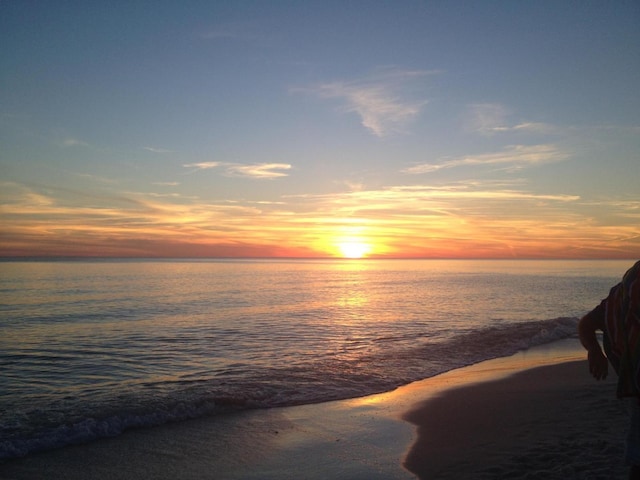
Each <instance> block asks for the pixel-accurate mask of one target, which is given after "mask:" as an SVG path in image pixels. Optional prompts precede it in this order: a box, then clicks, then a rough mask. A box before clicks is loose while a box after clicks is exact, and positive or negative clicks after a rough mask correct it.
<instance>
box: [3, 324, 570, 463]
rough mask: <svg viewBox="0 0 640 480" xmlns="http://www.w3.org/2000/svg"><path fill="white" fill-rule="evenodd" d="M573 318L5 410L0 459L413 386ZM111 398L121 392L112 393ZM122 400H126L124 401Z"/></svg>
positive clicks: (552, 331) (386, 341)
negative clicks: (133, 395) (92, 399)
mask: <svg viewBox="0 0 640 480" xmlns="http://www.w3.org/2000/svg"><path fill="white" fill-rule="evenodd" d="M577 323H578V319H577V318H554V319H548V320H534V321H528V322H519V323H504V324H497V325H494V326H491V327H485V328H480V329H472V330H468V331H458V332H457V333H455V334H453V335H450V336H448V337H445V338H442V337H429V336H428V334H427V332H425V335H424V336H421V337H414V338H412V339H411V342H407V341H406V340H407V338H405V337H402V338H401V340H402V341H401V342H399V343H394V342H395V341H396V340H398V338H395V337H378V338H376V339H375V340H374V341H373V342H371V343H372V347H371V348H362V347H363V346H362V345H359V348H358V349H356V350H354V351H351V352H349V355H346V356H334V357H329V358H327V359H326V360H324V361H322V362H320V363H318V362H315V363H313V364H304V363H295V364H289V365H283V366H281V367H273V368H268V369H265V368H261V369H256V370H255V371H251V370H249V371H243V372H242V376H236V377H231V378H229V377H228V376H226V375H220V376H218V377H217V378H216V379H213V380H210V381H209V380H208V381H201V380H194V381H193V382H179V383H178V382H175V383H174V384H172V385H163V386H162V389H161V390H159V392H161V393H157V394H156V395H155V396H152V397H150V398H144V399H137V401H132V399H130V398H126V397H122V395H121V392H120V396H117V397H114V399H113V401H112V402H110V403H108V405H106V404H103V405H99V404H94V405H89V406H84V407H83V408H84V410H82V411H80V412H78V411H77V408H78V405H75V406H73V408H72V407H69V411H68V412H67V415H65V412H62V413H60V412H57V415H56V417H55V420H53V421H52V420H51V419H50V418H49V416H48V415H47V412H41V411H37V412H35V411H34V412H21V414H20V415H16V416H15V417H13V418H12V417H11V415H10V414H9V412H6V415H4V416H3V419H2V420H1V423H0V438H2V440H0V461H6V460H8V459H11V458H15V457H20V456H24V455H27V454H30V453H34V452H38V451H43V450H49V449H53V448H59V447H64V446H67V445H72V444H79V443H86V442H89V441H93V440H96V439H99V438H104V437H113V436H117V435H120V434H121V433H122V432H124V431H125V430H127V429H131V428H139V427H153V426H158V425H162V424H165V423H168V422H175V421H182V420H188V419H193V418H199V417H203V416H209V415H219V414H225V413H228V412H230V411H237V410H243V409H250V408H270V407H276V406H290V405H299V404H308V403H318V402H324V401H331V400H338V399H345V398H353V397H358V396H365V395H370V394H374V393H380V392H384V391H389V390H393V389H394V388H396V387H398V386H401V385H404V384H408V383H411V382H413V381H417V380H421V379H424V378H428V377H432V376H435V375H438V374H440V373H444V372H446V371H449V370H453V369H456V368H460V367H463V366H466V365H471V364H474V363H478V362H481V361H484V360H489V359H492V358H498V357H505V356H509V355H512V354H514V353H517V352H518V351H521V350H526V349H528V348H531V347H534V346H539V345H543V344H546V343H550V342H554V341H557V340H562V339H566V338H571V337H575V336H576V335H577V334H576V328H577ZM113 395H118V392H114V393H113ZM123 398H124V399H123Z"/></svg>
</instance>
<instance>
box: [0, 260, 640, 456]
mask: <svg viewBox="0 0 640 480" xmlns="http://www.w3.org/2000/svg"><path fill="white" fill-rule="evenodd" d="M633 263H634V262H633V261H632V260H629V261H621V260H615V261H604V260H599V261H585V260H581V261H564V260H562V261H561V260H544V261H543V260H284V259H268V260H266V259H265V260H261V259H259V260H254V259H250V260H249V259H247V260H226V259H215V260H210V259H207V260H113V259H110V260H77V261H5V262H0V460H2V461H5V460H7V459H11V458H14V457H19V456H24V455H28V454H30V453H33V452H37V451H42V450H47V449H51V448H57V447H62V446H65V445H71V444H76V443H84V442H88V441H92V440H95V439H98V438H103V437H108V436H116V435H119V434H121V433H122V432H123V431H125V430H126V429H129V428H134V427H153V426H157V425H161V424H164V423H167V422H173V421H182V420H187V419H192V418H198V417H202V416H209V415H225V414H228V413H229V412H235V411H237V410H241V409H253V408H269V407H275V406H288V405H300V404H308V403H317V402H324V401H329V400H336V399H344V398H351V397H359V396H365V395H369V394H373V393H379V392H384V391H389V390H392V389H394V388H396V387H398V386H400V385H404V384H407V383H410V382H413V381H416V380H420V379H424V378H428V377H431V376H434V375H437V374H439V373H442V372H446V371H449V370H452V369H455V368H458V367H461V366H465V365H470V364H474V363H477V362H480V361H483V360H487V359H491V358H497V357H502V356H508V355H511V354H513V353H515V352H517V351H520V350H525V349H528V348H530V347H533V346H537V345H542V344H545V343H550V342H554V341H557V340H562V339H566V338H572V337H576V336H577V335H576V326H577V322H578V318H579V317H580V316H581V315H583V314H584V313H586V312H587V311H589V310H590V309H591V308H593V307H594V306H596V305H597V304H598V303H599V301H600V300H601V299H602V298H604V297H605V296H606V295H607V293H608V291H609V289H610V288H611V287H612V286H613V285H614V284H615V283H617V282H618V281H619V280H620V278H621V277H622V275H623V274H624V272H625V271H626V270H627V268H629V267H630V266H631V265H632V264H633Z"/></svg>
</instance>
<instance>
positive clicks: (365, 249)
mask: <svg viewBox="0 0 640 480" xmlns="http://www.w3.org/2000/svg"><path fill="white" fill-rule="evenodd" d="M338 249H339V250H340V252H341V253H342V256H343V257H344V258H363V257H366V256H367V254H368V253H369V252H370V251H371V245H368V244H366V243H364V242H359V241H356V240H350V241H347V242H341V243H339V244H338Z"/></svg>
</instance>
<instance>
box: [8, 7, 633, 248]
mask: <svg viewBox="0 0 640 480" xmlns="http://www.w3.org/2000/svg"><path fill="white" fill-rule="evenodd" d="M0 32H1V33H0V45H1V46H0V51H1V54H2V55H1V57H0V60H1V62H2V63H1V68H0V79H1V80H0V81H1V84H0V182H2V189H1V191H2V193H0V208H1V210H0V220H1V221H2V224H3V225H4V226H3V228H2V230H3V232H2V233H0V255H5V256H6V255H8V256H12V255H100V256H103V255H116V256H120V255H122V256H229V255H230V256H247V255H248V256H273V255H275V256H327V255H328V256H334V255H338V256H340V255H349V253H347V252H349V251H351V252H353V251H354V248H355V251H360V252H361V254H367V255H370V256H420V257H422V256H424V257H440V256H446V257H450V256H453V257H456V256H462V257H468V256H478V257H567V256H569V257H573V256H577V257H606V258H612V257H627V258H635V257H639V256H640V221H639V220H640V188H638V186H639V184H640V182H639V180H640V161H639V160H640V140H639V139H640V135H639V133H640V113H639V112H640V95H638V87H637V86H638V85H640V4H638V2H623V1H621V2H568V1H536V2H513V1H504V2H501V1H473V2H471V1H470V2H444V1H442V2H430V1H397V2H391V1H389V2H382V1H369V2H332V1H323V2H302V1H298V2H293V1H291V2H285V1H270V2H267V1H260V2H242V1H232V2H231V1H230V2H221V1H216V2H189V1H186V2H136V1H133V2H113V3H107V2H97V1H85V2H75V1H61V2H35V1H6V2H2V4H0ZM349 246H351V248H349ZM354 256H356V254H354Z"/></svg>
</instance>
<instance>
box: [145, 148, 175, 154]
mask: <svg viewBox="0 0 640 480" xmlns="http://www.w3.org/2000/svg"><path fill="white" fill-rule="evenodd" d="M143 149H144V150H147V151H148V152H153V153H173V150H167V149H166V148H155V147H143Z"/></svg>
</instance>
